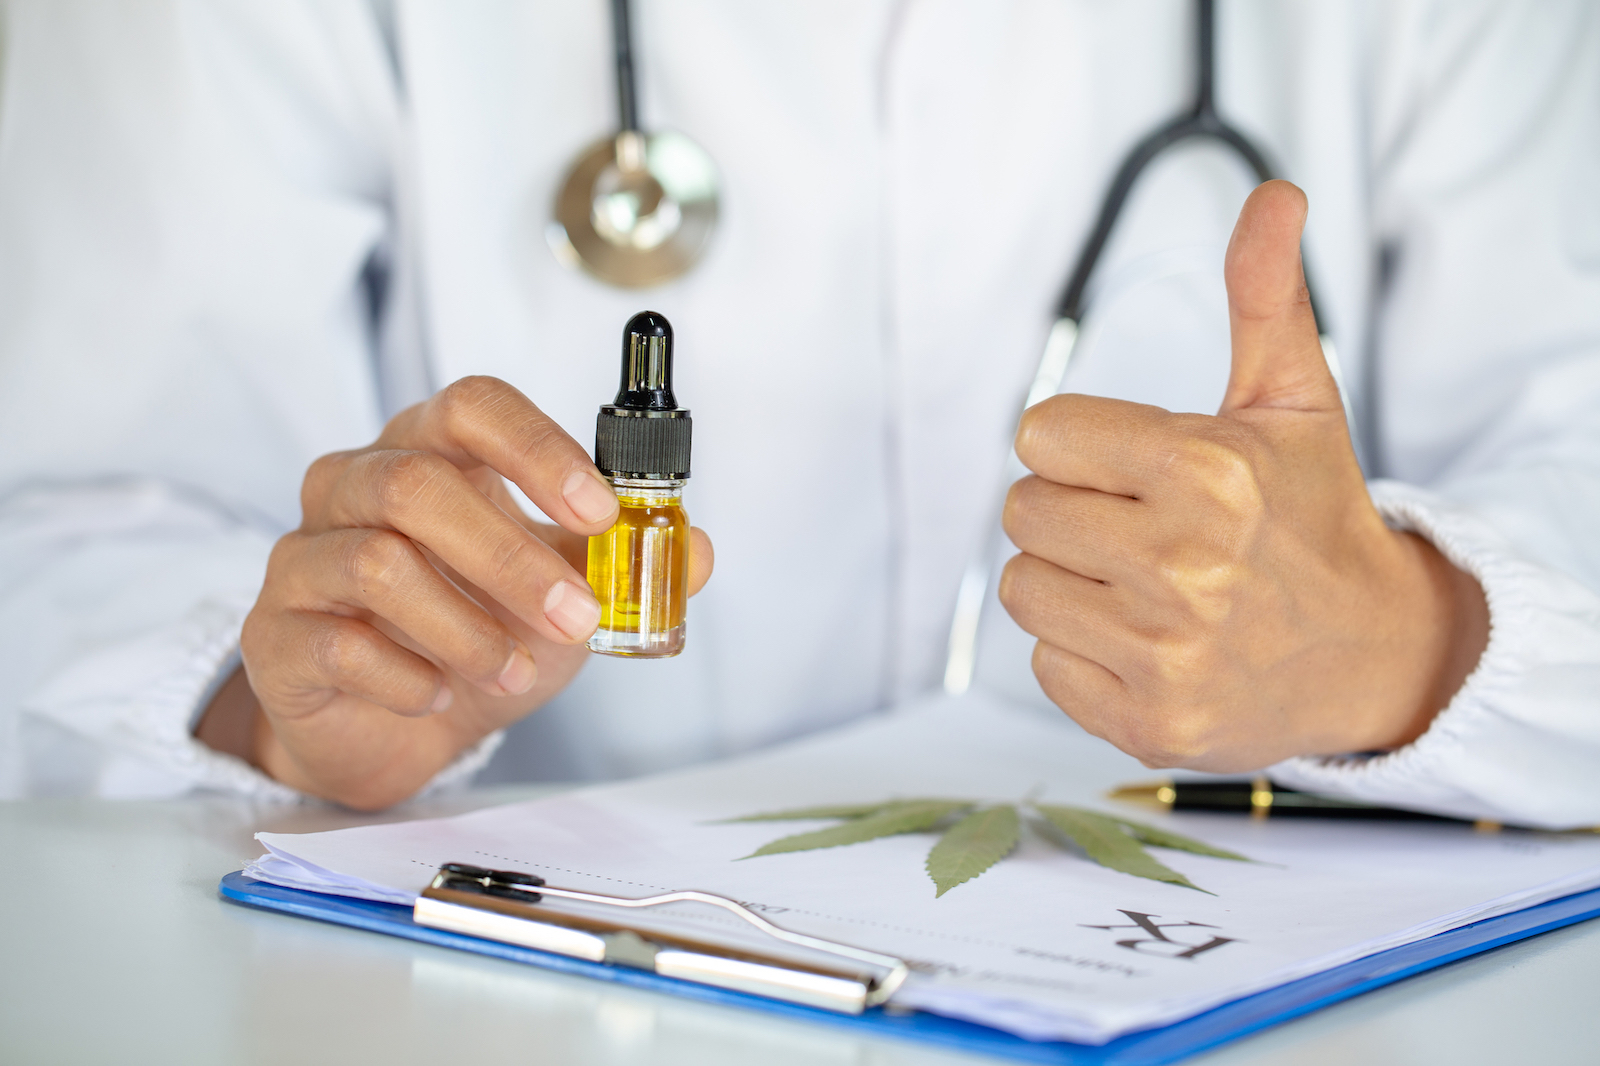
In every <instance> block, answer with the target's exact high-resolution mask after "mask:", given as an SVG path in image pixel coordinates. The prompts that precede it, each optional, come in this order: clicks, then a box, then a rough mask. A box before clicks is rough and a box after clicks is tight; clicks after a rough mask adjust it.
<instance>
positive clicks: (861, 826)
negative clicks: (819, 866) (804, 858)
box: [745, 800, 972, 859]
mask: <svg viewBox="0 0 1600 1066" xmlns="http://www.w3.org/2000/svg"><path fill="white" fill-rule="evenodd" d="M971 806H972V804H971V803H970V802H969V801H966V800H903V801H901V802H898V803H890V804H887V805H885V806H883V807H881V808H879V809H878V810H877V811H876V812H875V813H873V814H868V815H866V816H864V817H860V818H852V819H850V820H849V821H847V822H845V823H844V824H843V825H836V826H834V827H833V828H831V829H818V830H817V831H816V832H814V833H799V834H796V835H795V836H792V837H784V838H782V839H781V840H774V841H773V842H772V843H770V844H764V845H762V846H761V847H760V848H757V849H756V850H755V851H753V852H751V853H750V854H749V855H746V856H745V858H747V859H753V858H755V857H756V856H757V855H777V854H779V853H780V852H785V851H810V850H812V849H813V848H836V847H839V846H840V845H841V844H860V843H861V842H862V841H866V840H876V839H877V838H879V837H891V836H898V835H900V834H901V833H917V832H920V831H922V830H924V829H932V828H933V827H934V826H936V825H938V824H939V823H940V822H942V821H944V820H945V819H946V818H948V817H950V815H952V814H954V813H955V812H956V811H958V810H963V809H965V808H967V807H971ZM811 817H816V816H815V815H811Z"/></svg>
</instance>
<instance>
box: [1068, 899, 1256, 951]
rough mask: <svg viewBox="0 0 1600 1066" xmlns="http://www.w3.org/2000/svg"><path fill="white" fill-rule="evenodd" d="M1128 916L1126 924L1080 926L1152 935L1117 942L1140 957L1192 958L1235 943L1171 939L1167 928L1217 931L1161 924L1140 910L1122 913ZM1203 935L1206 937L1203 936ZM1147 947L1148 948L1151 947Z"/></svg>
mask: <svg viewBox="0 0 1600 1066" xmlns="http://www.w3.org/2000/svg"><path fill="white" fill-rule="evenodd" d="M1121 913H1122V914H1125V915H1127V917H1128V924H1127V925H1081V924H1080V925H1079V928H1080V929H1139V930H1143V931H1144V932H1146V933H1149V934H1150V935H1149V936H1132V937H1129V938H1128V939H1126V940H1119V941H1117V947H1119V948H1127V949H1128V950H1129V951H1137V952H1139V954H1141V955H1160V956H1162V957H1164V958H1168V959H1193V958H1197V957H1199V956H1200V955H1203V954H1205V953H1206V952H1208V951H1210V950H1211V949H1212V948H1220V947H1221V946H1222V945H1224V944H1232V943H1235V942H1236V941H1235V939H1234V938H1233V937H1231V936H1213V937H1212V938H1211V939H1210V940H1207V941H1206V942H1205V943H1204V944H1195V943H1191V942H1188V941H1187V940H1174V939H1173V938H1172V937H1170V936H1168V935H1167V933H1166V931H1167V930H1168V929H1190V928H1193V929H1215V928H1217V927H1216V926H1214V925H1207V924H1206V923H1205V922H1158V921H1156V919H1157V918H1159V917H1161V915H1159V914H1140V913H1139V912H1138V911H1122V912H1121ZM1200 935H1204V934H1200ZM1146 945H1149V946H1148V947H1147V946H1146Z"/></svg>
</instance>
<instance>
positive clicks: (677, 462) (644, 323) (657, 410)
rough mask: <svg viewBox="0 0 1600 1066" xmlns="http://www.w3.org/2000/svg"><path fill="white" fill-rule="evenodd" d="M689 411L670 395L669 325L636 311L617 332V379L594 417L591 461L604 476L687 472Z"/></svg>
mask: <svg viewBox="0 0 1600 1066" xmlns="http://www.w3.org/2000/svg"><path fill="white" fill-rule="evenodd" d="M693 427H694V424H693V421H692V420H691V419H690V418H689V412H688V411H685V410H683V409H681V408H679V407H678V401H677V399H676V398H675V397H674V396H673V395H672V324H671V323H670V322H668V321H667V318H666V316H665V315H662V314H659V313H657V312H655V311H640V312H639V313H638V314H636V315H634V316H633V317H632V318H630V319H628V324H627V326H626V327H624V328H623V331H622V383H621V386H620V387H619V388H618V389H617V398H616V400H615V401H614V402H613V403H610V404H607V405H606V406H604V407H602V408H600V414H599V416H598V418H597V419H596V420H595V431H594V465H595V466H597V467H599V468H600V472H601V473H602V474H605V475H607V476H608V477H626V478H639V479H641V480H650V481H670V480H675V479H679V478H686V477H688V476H689V445H690V436H691V434H692V432H693Z"/></svg>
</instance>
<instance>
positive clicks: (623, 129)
mask: <svg viewBox="0 0 1600 1066" xmlns="http://www.w3.org/2000/svg"><path fill="white" fill-rule="evenodd" d="M611 43H612V52H613V57H614V60H615V63H616V73H617V132H616V133H615V134H613V135H612V136H609V137H605V138H602V139H601V140H598V141H596V142H595V143H594V144H591V145H590V146H589V147H587V148H585V149H584V150H583V152H582V154H580V155H579V156H578V158H577V159H576V160H575V161H574V162H573V164H572V167H571V169H569V170H568V171H567V176H566V178H565V180H563V181H562V183H561V189H560V191H559V192H558V193H557V194H556V202H555V208H554V210H553V212H552V218H551V221H550V224H549V226H548V227H546V230H545V236H546V239H547V240H548V241H549V243H550V249H551V251H553V252H555V254H556V258H557V259H559V260H561V262H562V263H564V264H566V265H567V266H569V267H571V268H573V269H577V270H582V271H584V272H585V273H588V274H590V275H592V276H594V277H595V278H597V279H599V280H600V281H603V282H606V283H607V284H609V285H617V286H620V287H622V288H626V289H640V288H646V287H648V286H651V285H660V284H662V283H663V282H668V281H671V280H673V279H674V278H678V277H681V276H683V275H684V274H685V273H687V272H688V271H689V269H690V268H691V267H693V266H694V265H695V263H697V262H699V261H700V257H701V256H702V255H704V254H705V250H706V246H707V245H708V244H710V242H711V234H712V232H713V231H714V230H715V229H716V227H717V168H716V164H714V163H712V161H711V156H709V155H708V154H706V150H705V149H704V148H701V147H700V146H699V145H698V144H695V143H694V142H693V141H691V140H690V139H689V138H687V137H685V136H684V135H683V134H681V133H673V132H670V131H668V132H660V133H645V132H644V131H642V130H641V129H639V97H638V88H637V83H636V81H635V79H634V68H633V30H632V18H631V12H630V11H629V5H628V0H611Z"/></svg>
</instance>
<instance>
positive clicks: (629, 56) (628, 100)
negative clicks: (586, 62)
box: [611, 0, 639, 131]
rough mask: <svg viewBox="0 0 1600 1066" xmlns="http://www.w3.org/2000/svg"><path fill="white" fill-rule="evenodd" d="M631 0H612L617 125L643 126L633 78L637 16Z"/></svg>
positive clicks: (623, 126) (624, 127)
mask: <svg viewBox="0 0 1600 1066" xmlns="http://www.w3.org/2000/svg"><path fill="white" fill-rule="evenodd" d="M631 6H632V5H631V4H630V3H629V0H611V50H612V56H613V58H614V60H615V62H616V66H617V129H618V130H619V131H626V130H633V131H637V130H638V128H639V90H638V89H637V87H636V86H635V85H634V78H633V19H632V11H631V10H630V9H631Z"/></svg>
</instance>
